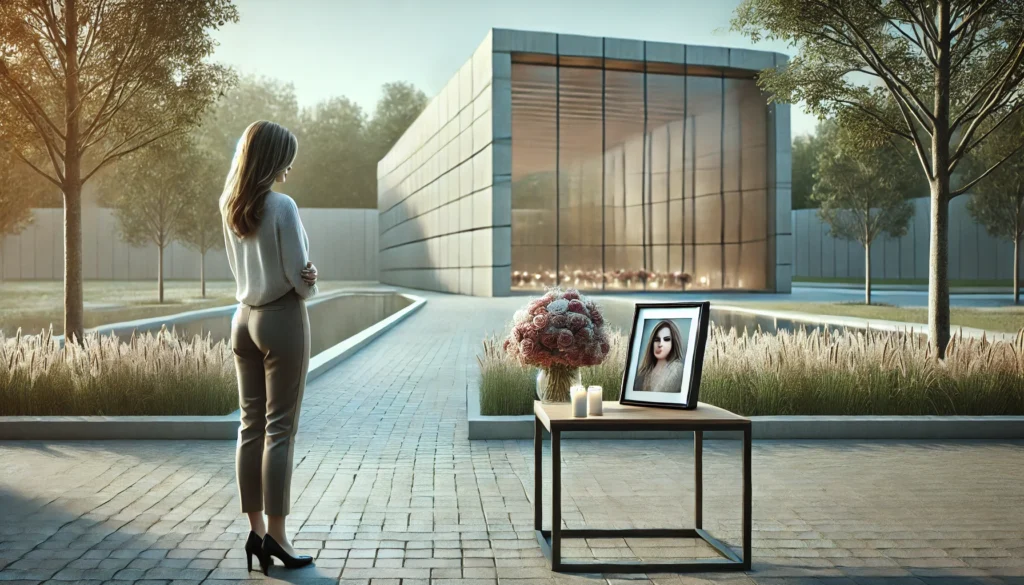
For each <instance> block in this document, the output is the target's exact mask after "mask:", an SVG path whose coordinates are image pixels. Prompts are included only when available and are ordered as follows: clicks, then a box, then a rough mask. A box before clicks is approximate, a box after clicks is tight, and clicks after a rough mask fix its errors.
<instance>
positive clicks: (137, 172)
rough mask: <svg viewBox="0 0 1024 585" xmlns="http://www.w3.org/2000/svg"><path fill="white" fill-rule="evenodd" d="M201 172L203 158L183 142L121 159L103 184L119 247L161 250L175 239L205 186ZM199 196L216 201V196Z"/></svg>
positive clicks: (149, 149)
mask: <svg viewBox="0 0 1024 585" xmlns="http://www.w3.org/2000/svg"><path fill="white" fill-rule="evenodd" d="M206 168H207V163H206V162H205V161H204V157H203V154H202V153H201V152H199V151H198V150H197V149H196V148H195V147H194V146H193V145H192V144H191V143H190V142H187V141H184V140H174V141H165V142H163V143H160V144H157V145H153V146H151V147H150V148H148V149H145V150H142V151H139V152H137V153H133V154H131V155H129V156H127V157H125V159H124V160H123V161H122V162H121V164H119V165H118V166H117V168H116V169H115V170H114V172H112V173H110V174H109V175H107V176H106V177H105V178H104V180H103V195H102V201H103V202H104V203H106V204H107V205H110V206H111V207H113V208H114V214H115V216H116V217H117V223H118V227H119V229H120V232H121V237H122V238H123V239H124V241H126V242H128V243H129V244H131V245H133V246H144V245H146V244H153V245H155V246H157V247H158V248H165V247H166V246H168V245H170V243H171V242H172V241H174V240H175V239H177V238H178V235H179V230H180V228H181V226H182V225H184V224H185V223H186V222H185V220H186V219H187V218H186V210H188V209H189V208H190V207H191V206H195V205H196V200H197V197H198V196H199V194H200V193H202V189H204V188H209V186H210V185H209V182H205V183H201V182H200V180H199V179H200V178H201V177H200V176H199V175H197V171H200V172H202V171H201V169H206ZM204 178H208V177H204ZM204 195H206V196H207V197H216V192H214V193H204Z"/></svg>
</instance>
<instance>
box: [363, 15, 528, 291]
mask: <svg viewBox="0 0 1024 585" xmlns="http://www.w3.org/2000/svg"><path fill="white" fill-rule="evenodd" d="M493 39H494V35H493V34H488V35H487V38H486V39H484V42H483V43H482V44H481V45H480V47H479V48H478V49H477V50H476V52H475V53H474V54H473V56H472V57H471V58H470V60H469V61H467V62H466V64H465V65H463V66H462V67H461V68H459V70H458V71H457V72H456V73H455V75H454V76H453V77H452V79H451V80H450V81H449V82H448V83H447V85H445V87H444V89H442V90H441V93H439V94H438V95H437V96H435V97H434V98H433V99H432V100H431V101H430V103H429V104H428V105H427V107H426V109H425V110H424V111H423V113H422V114H421V115H420V116H419V118H417V119H416V121H415V122H414V123H413V124H412V125H411V126H410V127H409V129H408V130H407V131H406V132H405V134H404V135H402V137H401V138H400V139H399V140H398V142H397V143H396V144H395V146H394V148H392V149H391V152H389V153H388V154H387V156H385V157H384V158H383V159H382V160H381V161H380V162H379V163H378V165H377V177H378V178H377V201H378V210H379V212H380V280H381V282H385V283H390V284H396V285H402V286H410V287H414V288H421V289H430V290H439V291H445V292H454V293H461V294H467V295H477V296H493V295H506V294H508V292H509V288H510V280H511V272H510V268H509V267H510V265H511V257H510V254H511V217H510V213H511V203H510V199H509V198H510V186H509V185H510V177H511V172H512V171H511V160H512V154H511V141H510V137H511V108H510V105H509V104H510V102H511V96H512V94H511V85H510V75H511V61H510V59H509V55H508V53H502V52H498V51H497V50H496V49H495V50H492V47H493V45H492V42H493Z"/></svg>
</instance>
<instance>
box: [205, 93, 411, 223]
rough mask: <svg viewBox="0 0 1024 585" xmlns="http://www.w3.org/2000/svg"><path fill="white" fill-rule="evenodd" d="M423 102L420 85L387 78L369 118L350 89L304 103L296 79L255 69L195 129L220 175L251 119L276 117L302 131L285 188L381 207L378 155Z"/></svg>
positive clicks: (303, 202)
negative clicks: (283, 79)
mask: <svg viewBox="0 0 1024 585" xmlns="http://www.w3.org/2000/svg"><path fill="white" fill-rule="evenodd" d="M425 105H426V97H425V96H424V95H423V92H421V91H419V90H416V89H414V88H413V87H412V86H411V85H409V84H406V83H389V84H385V85H384V86H383V88H382V95H381V98H380V101H379V102H378V104H377V109H376V112H375V114H374V116H373V118H372V119H371V118H368V117H367V115H366V114H365V113H364V112H363V110H362V108H360V107H359V105H358V104H356V103H354V102H352V101H350V100H349V99H347V98H345V97H334V98H330V99H327V100H324V101H322V102H320V103H318V104H316V105H315V106H313V107H310V108H299V106H298V101H297V99H296V97H295V88H294V86H293V85H292V84H284V83H281V82H279V81H276V80H273V79H269V78H264V77H259V78H258V77H255V76H251V75H250V76H244V77H242V78H241V80H240V81H239V83H238V85H237V87H235V88H233V89H231V90H230V91H228V92H227V93H225V95H224V96H223V97H222V98H221V99H220V101H218V102H217V104H216V106H215V107H214V108H213V109H212V110H211V112H210V113H209V114H208V115H207V116H206V118H205V119H204V122H203V124H202V127H201V128H200V129H199V130H197V132H196V133H195V134H196V139H197V142H198V143H199V144H200V145H201V146H202V148H204V149H205V150H206V151H207V152H208V153H209V156H210V157H211V158H212V160H214V161H215V164H216V165H217V166H218V167H219V168H221V169H222V170H221V173H222V175H223V174H226V173H227V170H228V167H229V166H230V163H231V157H232V156H233V154H234V151H235V146H236V144H237V142H238V139H239V137H240V136H241V135H242V131H243V130H245V128H246V127H247V126H248V125H249V124H251V123H252V122H254V121H256V120H272V121H274V122H277V123H278V124H281V125H282V126H284V127H286V128H288V129H289V130H291V131H292V132H293V133H294V134H295V135H296V137H297V138H298V139H299V151H298V155H297V158H296V160H295V164H294V166H293V167H292V172H291V173H289V175H288V183H287V184H286V185H285V186H281V187H280V189H281V190H282V191H284V192H286V193H288V194H289V195H291V196H292V197H293V198H294V199H295V201H296V202H297V203H298V204H299V205H300V206H302V207H348V208H376V207H377V161H379V160H380V159H381V158H383V157H384V155H385V154H387V152H388V150H390V149H391V147H392V146H393V145H394V143H395V141H396V140H397V139H398V138H399V137H400V136H401V135H402V134H403V133H404V132H405V130H406V129H408V127H409V124H411V123H412V121H413V120H415V119H416V117H417V116H418V115H419V114H420V112H421V111H422V110H423V107H424V106H425ZM219 191H220V189H219V188H218V193H219Z"/></svg>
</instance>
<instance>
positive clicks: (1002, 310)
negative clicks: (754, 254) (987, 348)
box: [730, 301, 1024, 333]
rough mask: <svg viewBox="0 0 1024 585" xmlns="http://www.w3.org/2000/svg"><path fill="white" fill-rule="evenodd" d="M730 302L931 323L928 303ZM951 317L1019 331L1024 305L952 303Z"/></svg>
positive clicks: (972, 324)
mask: <svg viewBox="0 0 1024 585" xmlns="http://www.w3.org/2000/svg"><path fill="white" fill-rule="evenodd" d="M730 304H734V305H737V306H743V307H750V308H752V309H767V310H775V311H797V312H800V313H812V314H815V315H837V316H842V317H859V318H861V319H869V320H871V319H873V320H882V321H901V322H905V323H921V324H927V323H928V310H927V309H926V308H925V307H895V306H891V305H865V304H863V303H790V302H758V301H754V302H742V301H736V302H732V301H730ZM949 320H950V323H952V325H953V326H960V327H975V328H977V329H985V330H987V331H1002V332H1006V333H1016V332H1018V331H1020V330H1021V329H1024V306H1019V307H992V308H989V307H974V308H965V307H950V309H949Z"/></svg>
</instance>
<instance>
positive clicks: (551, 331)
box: [504, 288, 609, 401]
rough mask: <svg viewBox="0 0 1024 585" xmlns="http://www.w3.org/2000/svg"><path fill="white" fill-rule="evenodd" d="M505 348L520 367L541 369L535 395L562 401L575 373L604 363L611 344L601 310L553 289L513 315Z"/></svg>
mask: <svg viewBox="0 0 1024 585" xmlns="http://www.w3.org/2000/svg"><path fill="white" fill-rule="evenodd" d="M504 348H505V351H506V352H507V353H508V354H509V356H511V357H512V358H514V359H515V360H517V361H518V362H519V363H520V364H521V365H524V366H535V367H538V368H540V369H541V376H540V377H539V378H538V394H542V393H545V392H546V393H547V394H548V398H549V399H551V400H555V401H563V399H564V400H568V396H569V385H571V383H572V381H573V378H575V377H576V375H577V369H578V368H580V367H583V366H596V365H598V364H600V363H601V362H603V361H604V358H605V357H606V356H607V355H608V350H609V344H608V337H607V335H606V334H605V330H604V316H603V315H602V314H601V309H600V307H598V305H597V304H596V303H595V302H594V301H592V300H589V299H587V298H586V297H584V296H583V295H581V294H580V293H579V291H577V290H576V289H568V290H565V291H563V290H561V289H558V288H554V289H551V290H549V291H548V292H547V293H546V294H545V295H544V296H542V297H540V298H538V299H535V300H533V301H531V302H530V303H529V304H528V305H527V306H526V307H525V308H523V309H520V310H519V311H516V314H515V316H514V317H513V318H512V330H511V331H510V332H509V335H508V338H507V339H505V343H504ZM541 397H542V398H544V396H541Z"/></svg>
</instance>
